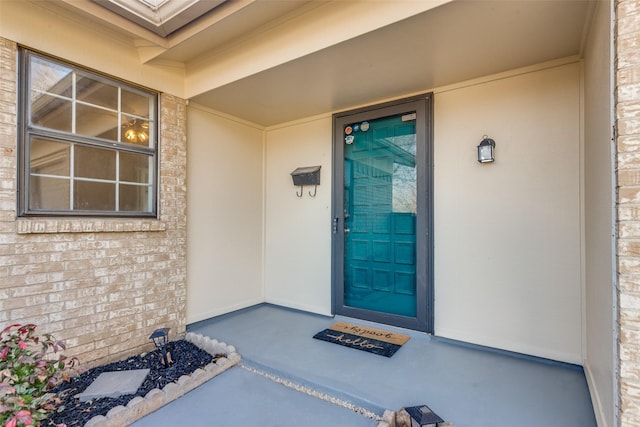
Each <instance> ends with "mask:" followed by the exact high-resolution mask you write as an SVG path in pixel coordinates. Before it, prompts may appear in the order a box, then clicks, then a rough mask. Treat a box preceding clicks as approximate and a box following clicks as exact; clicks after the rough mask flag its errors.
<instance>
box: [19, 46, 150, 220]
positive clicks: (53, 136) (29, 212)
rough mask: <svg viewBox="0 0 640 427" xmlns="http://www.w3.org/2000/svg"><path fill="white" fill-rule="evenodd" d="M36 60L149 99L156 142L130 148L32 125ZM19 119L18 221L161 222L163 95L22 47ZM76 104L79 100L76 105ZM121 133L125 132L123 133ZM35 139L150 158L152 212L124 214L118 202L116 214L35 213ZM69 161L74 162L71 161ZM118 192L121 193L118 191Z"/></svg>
mask: <svg viewBox="0 0 640 427" xmlns="http://www.w3.org/2000/svg"><path fill="white" fill-rule="evenodd" d="M33 57H36V58H39V59H41V60H44V61H48V62H51V63H53V64H58V65H60V66H63V67H67V68H70V69H72V70H73V72H74V73H76V72H80V73H82V74H83V75H88V76H90V77H91V78H92V79H96V80H97V81H100V82H104V83H107V84H109V85H113V86H117V87H118V88H123V89H126V90H127V91H131V92H134V93H137V94H142V95H144V96H148V97H149V100H150V101H151V103H152V105H151V106H150V107H149V131H148V134H149V138H150V139H151V140H152V143H150V145H149V147H145V146H140V145H134V144H126V143H123V142H119V141H116V140H111V139H103V138H100V137H92V136H86V135H81V134H77V133H72V132H66V131H61V130H56V129H51V128H46V127H38V126H35V125H33V124H32V123H31V118H30V96H31V95H30V94H31V70H30V61H31V58H33ZM17 65H18V86H17V87H18V93H17V103H18V111H17V112H18V118H17V131H18V147H17V148H18V150H17V159H18V174H17V178H18V185H17V189H18V197H17V205H18V206H17V216H18V217H43V216H46V217H101V218H131V217H134V218H158V206H159V194H160V191H159V182H160V161H159V157H160V156H159V153H160V132H159V130H160V126H159V122H160V105H159V104H160V94H159V93H158V92H157V91H153V90H151V89H148V88H145V87H142V86H139V85H135V84H132V83H130V82H127V81H124V80H122V79H118V78H116V77H113V76H109V75H106V74H104V73H100V72H98V71H95V70H92V69H89V68H86V67H83V66H80V65H78V64H75V63H72V62H70V61H65V60H62V59H60V58H57V57H53V56H50V55H47V54H44V53H41V52H38V51H34V50H31V49H28V48H26V47H19V51H18V64H17ZM72 102H75V99H74V100H73V101H72ZM116 114H117V115H118V117H119V118H118V123H119V124H120V123H121V119H120V117H121V116H122V115H123V114H124V113H123V112H122V111H121V110H120V107H118V110H117V111H116ZM120 132H121V131H120ZM33 137H41V138H44V139H47V140H51V141H60V142H64V143H68V144H72V145H77V146H83V147H90V148H101V149H106V150H112V151H115V152H118V153H132V154H141V155H145V156H147V157H149V158H150V162H149V173H150V174H152V177H151V178H150V179H149V186H148V187H147V189H148V194H149V195H150V197H151V201H150V202H149V210H145V211H133V210H127V211H120V210H119V207H118V206H117V203H115V201H116V200H117V199H114V209H113V210H95V209H94V210H92V209H85V210H83V209H77V208H72V206H70V208H69V209H66V210H63V209H34V208H32V207H31V206H29V187H30V160H29V157H30V154H29V145H30V141H31V139H32V138H33ZM69 161H70V162H71V161H73V158H72V157H70V158H69ZM119 172H120V169H119V166H118V169H116V173H117V174H119ZM69 179H70V180H74V179H75V178H74V177H73V176H70V177H69ZM113 183H114V184H115V187H117V186H118V184H120V181H119V180H118V179H116V180H114V181H113ZM116 191H118V190H116ZM69 197H70V199H71V200H70V205H73V202H72V200H73V198H74V195H73V194H70V196H69Z"/></svg>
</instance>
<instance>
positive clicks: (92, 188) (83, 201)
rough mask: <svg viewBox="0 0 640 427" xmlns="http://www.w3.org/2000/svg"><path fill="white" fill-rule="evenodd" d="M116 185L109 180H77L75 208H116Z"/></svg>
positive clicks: (74, 196) (105, 209) (83, 209)
mask: <svg viewBox="0 0 640 427" xmlns="http://www.w3.org/2000/svg"><path fill="white" fill-rule="evenodd" d="M115 200H116V185H115V183H108V182H95V181H81V180H75V182H74V191H73V209H75V210H82V211H88V210H90V211H113V210H115V204H116V203H115Z"/></svg>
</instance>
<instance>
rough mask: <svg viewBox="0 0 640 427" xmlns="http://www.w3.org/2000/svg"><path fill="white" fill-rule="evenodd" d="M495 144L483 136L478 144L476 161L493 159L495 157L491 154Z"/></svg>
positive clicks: (486, 161)
mask: <svg viewBox="0 0 640 427" xmlns="http://www.w3.org/2000/svg"><path fill="white" fill-rule="evenodd" d="M495 146H496V143H495V141H494V140H493V139H490V138H487V137H486V136H485V137H484V139H483V140H482V142H481V143H480V145H478V161H479V162H480V163H488V162H493V161H495V158H494V156H493V149H494V148H495Z"/></svg>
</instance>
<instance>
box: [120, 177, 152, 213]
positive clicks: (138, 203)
mask: <svg viewBox="0 0 640 427" xmlns="http://www.w3.org/2000/svg"><path fill="white" fill-rule="evenodd" d="M119 209H120V210H121V211H128V212H144V211H146V210H148V209H149V187H148V186H146V185H144V186H143V185H128V184H120V206H119Z"/></svg>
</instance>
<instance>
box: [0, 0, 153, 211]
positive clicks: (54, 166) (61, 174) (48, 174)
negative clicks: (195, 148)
mask: <svg viewBox="0 0 640 427" xmlns="http://www.w3.org/2000/svg"><path fill="white" fill-rule="evenodd" d="M0 1H1V0H0ZM19 64H20V67H21V69H20V70H19V72H18V76H19V79H20V85H19V88H20V92H19V97H20V102H21V103H22V104H23V105H24V108H21V109H20V111H19V114H20V118H19V121H18V122H19V124H20V126H21V132H20V135H21V141H20V144H21V149H20V150H19V156H20V159H19V160H20V161H19V165H20V167H21V168H22V167H24V168H25V170H23V171H21V172H20V176H22V177H24V178H25V179H24V180H21V181H20V191H19V195H20V198H19V208H20V215H29V214H32V213H34V214H38V215H41V214H43V213H46V214H51V215H61V214H62V215H64V214H68V213H73V212H74V211H77V213H79V214H82V215H112V216H123V215H126V216H153V215H155V213H156V203H157V201H156V197H157V196H156V194H157V192H156V185H157V171H156V168H157V156H158V152H157V141H156V140H157V137H158V135H157V125H158V124H157V108H158V105H157V104H158V96H157V94H156V93H153V92H151V91H147V90H144V89H142V88H138V87H135V86H133V85H130V84H127V83H125V82H122V81H118V80H116V79H112V78H109V77H107V76H104V75H101V74H98V73H94V72H92V71H90V70H87V69H84V68H81V67H78V66H76V65H71V64H65V63H63V62H62V61H60V60H57V59H53V58H47V57H45V56H44V55H40V54H37V53H35V52H31V51H28V50H26V49H20V62H19Z"/></svg>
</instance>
